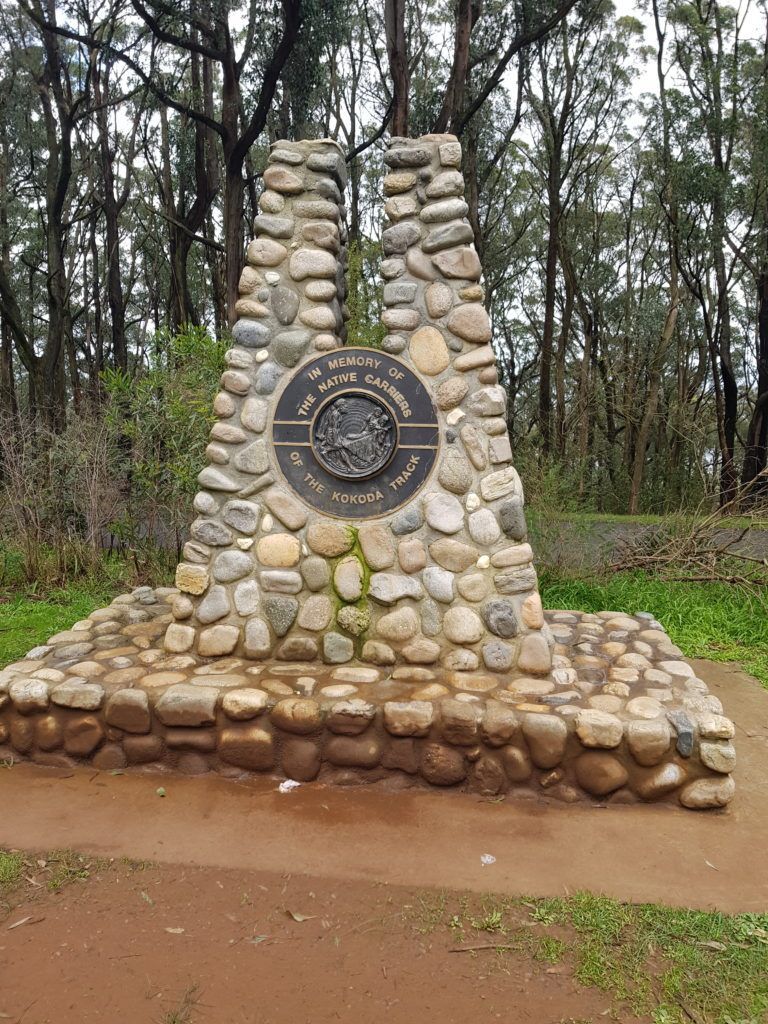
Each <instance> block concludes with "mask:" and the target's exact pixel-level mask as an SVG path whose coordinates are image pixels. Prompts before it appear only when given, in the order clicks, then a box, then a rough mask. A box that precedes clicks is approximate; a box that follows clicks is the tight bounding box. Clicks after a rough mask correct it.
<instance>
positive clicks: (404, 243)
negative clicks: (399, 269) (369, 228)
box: [381, 222, 421, 256]
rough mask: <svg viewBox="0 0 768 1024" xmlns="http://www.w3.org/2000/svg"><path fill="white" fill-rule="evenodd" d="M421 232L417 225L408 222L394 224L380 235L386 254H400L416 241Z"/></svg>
mask: <svg viewBox="0 0 768 1024" xmlns="http://www.w3.org/2000/svg"><path fill="white" fill-rule="evenodd" d="M420 237H421V234H420V232H419V229H418V227H417V226H416V225H415V224H411V223H410V222H405V223H403V224H395V225H394V226H393V227H391V228H387V229H386V231H385V232H384V233H383V235H382V236H381V241H382V245H383V247H384V254H385V255H386V256H393V255H402V254H403V253H404V252H405V251H406V250H407V249H408V247H409V246H411V245H414V244H415V243H416V242H418V240H419V238H420Z"/></svg>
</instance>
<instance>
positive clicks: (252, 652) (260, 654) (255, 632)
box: [245, 597, 298, 658]
mask: <svg viewBox="0 0 768 1024" xmlns="http://www.w3.org/2000/svg"><path fill="white" fill-rule="evenodd" d="M269 600H271V601H281V600H282V601H289V600H291V598H279V597H272V598H269ZM294 603H295V604H297V605H298V601H294ZM289 628H290V623H289V624H288V626H287V627H286V632H287V630H288V629H289ZM271 648H272V640H271V638H270V635H269V627H268V626H267V624H266V622H265V621H264V620H263V619H259V618H256V617H255V616H254V617H253V618H251V619H248V621H247V622H246V624H245V653H246V655H247V656H248V657H249V658H265V657H266V656H267V655H268V654H269V652H270V650H271Z"/></svg>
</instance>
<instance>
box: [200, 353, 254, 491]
mask: <svg viewBox="0 0 768 1024" xmlns="http://www.w3.org/2000/svg"><path fill="white" fill-rule="evenodd" d="M221 386H222V387H223V388H224V390H225V391H229V392H230V393H231V394H233V395H247V394H248V392H249V391H250V389H251V381H250V378H249V377H248V375H247V374H245V373H240V371H239V370H225V371H224V373H222V375H221ZM199 479H200V476H199V475H198V480H199ZM202 486H203V487H205V486H207V485H206V484H203V485H202ZM221 489H222V488H216V487H212V488H211V490H221Z"/></svg>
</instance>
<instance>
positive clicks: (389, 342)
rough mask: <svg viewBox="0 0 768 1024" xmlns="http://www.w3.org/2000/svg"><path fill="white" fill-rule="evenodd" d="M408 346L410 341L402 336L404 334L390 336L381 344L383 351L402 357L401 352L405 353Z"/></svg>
mask: <svg viewBox="0 0 768 1024" xmlns="http://www.w3.org/2000/svg"><path fill="white" fill-rule="evenodd" d="M407 345H408V341H407V340H406V339H405V338H404V337H403V336H402V334H388V335H387V336H386V338H385V339H384V341H382V343H381V347H382V349H383V350H384V351H385V352H389V353H390V354H391V355H393V356H397V355H400V353H401V352H404V351H405V349H406V347H407Z"/></svg>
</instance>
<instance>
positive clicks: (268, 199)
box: [259, 189, 285, 213]
mask: <svg viewBox="0 0 768 1024" xmlns="http://www.w3.org/2000/svg"><path fill="white" fill-rule="evenodd" d="M284 207H285V199H284V198H283V197H282V196H281V195H280V193H279V192H272V191H271V189H267V190H266V191H264V192H262V193H261V195H260V196H259V209H261V210H263V211H264V212H265V213H280V212H281V211H282V210H283V209H284Z"/></svg>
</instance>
